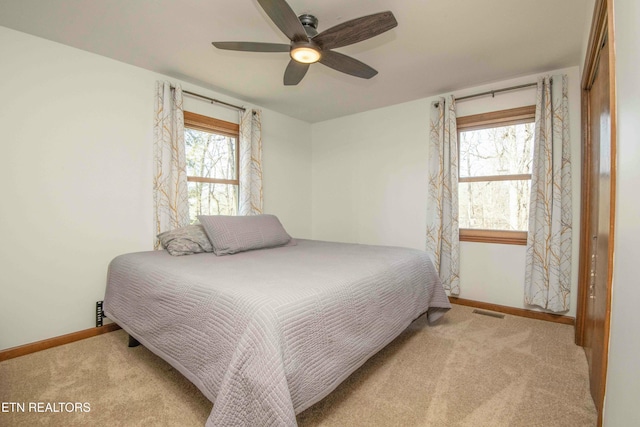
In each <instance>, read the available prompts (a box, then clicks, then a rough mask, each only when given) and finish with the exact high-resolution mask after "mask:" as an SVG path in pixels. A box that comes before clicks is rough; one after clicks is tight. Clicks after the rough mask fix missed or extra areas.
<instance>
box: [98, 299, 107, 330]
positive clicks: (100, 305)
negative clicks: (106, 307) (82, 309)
mask: <svg viewBox="0 0 640 427" xmlns="http://www.w3.org/2000/svg"><path fill="white" fill-rule="evenodd" d="M103 302H104V301H97V302H96V328H99V327H100V326H102V320H103V319H104V317H105V316H104V311H103V309H102V303H103Z"/></svg>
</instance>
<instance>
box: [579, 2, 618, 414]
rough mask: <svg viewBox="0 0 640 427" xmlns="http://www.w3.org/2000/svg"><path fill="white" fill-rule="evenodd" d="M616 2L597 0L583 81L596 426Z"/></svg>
mask: <svg viewBox="0 0 640 427" xmlns="http://www.w3.org/2000/svg"><path fill="white" fill-rule="evenodd" d="M611 13H612V4H611V2H610V0H597V1H596V8H595V13H594V20H593V27H592V29H591V36H590V42H589V48H588V53H587V59H586V62H585V67H584V76H583V81H582V88H583V108H582V121H583V136H584V138H583V142H584V146H583V160H584V163H583V170H582V172H583V173H582V180H583V184H582V185H583V191H582V215H581V222H582V224H581V239H580V245H581V247H580V281H579V298H578V310H577V313H576V343H577V344H579V345H582V346H583V347H584V349H585V353H586V356H587V361H588V363H589V381H590V388H591V395H592V397H593V401H594V403H595V406H596V409H597V410H598V426H601V425H602V410H603V403H604V395H605V386H606V378H607V356H608V349H609V324H610V311H611V283H612V277H611V275H612V267H613V238H614V232H613V231H614V222H613V221H614V218H615V215H614V212H615V78H614V77H615V70H614V68H615V60H614V50H613V46H614V44H613V36H614V35H613V32H612V31H610V30H611V28H612V27H611V25H612V24H611V22H610V19H611V16H612V15H611Z"/></svg>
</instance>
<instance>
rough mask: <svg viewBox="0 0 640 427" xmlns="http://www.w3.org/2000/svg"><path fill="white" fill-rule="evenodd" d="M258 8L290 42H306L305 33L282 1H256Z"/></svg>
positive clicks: (293, 14) (296, 18)
mask: <svg viewBox="0 0 640 427" xmlns="http://www.w3.org/2000/svg"><path fill="white" fill-rule="evenodd" d="M258 3H260V6H262V8H263V9H264V11H265V12H266V13H267V15H269V18H271V20H272V21H273V23H274V24H276V26H277V27H278V28H280V31H282V32H283V33H284V34H285V35H286V36H287V37H289V40H291V41H308V40H309V37H307V33H306V32H305V31H304V27H303V26H302V24H301V23H300V20H299V19H298V17H297V16H296V14H295V12H294V11H293V10H292V9H291V7H290V6H289V4H287V2H286V1H284V0H258Z"/></svg>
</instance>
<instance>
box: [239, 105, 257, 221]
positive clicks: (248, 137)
mask: <svg viewBox="0 0 640 427" xmlns="http://www.w3.org/2000/svg"><path fill="white" fill-rule="evenodd" d="M239 142H240V191H239V193H240V194H239V199H240V200H239V206H238V215H258V214H261V213H262V114H261V112H260V110H250V109H247V110H246V111H240V141H239Z"/></svg>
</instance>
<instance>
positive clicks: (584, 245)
mask: <svg viewBox="0 0 640 427" xmlns="http://www.w3.org/2000/svg"><path fill="white" fill-rule="evenodd" d="M613 2H614V0H596V2H595V8H594V13H593V20H592V22H591V32H590V35H589V44H588V45H587V46H588V47H587V54H586V57H585V63H584V68H583V74H582V82H581V88H582V97H581V109H582V114H581V115H582V117H581V128H582V181H581V206H580V208H581V209H580V210H581V214H580V255H579V275H578V306H577V310H576V325H575V342H576V344H577V345H580V346H584V344H585V332H586V329H585V324H586V319H587V313H586V308H587V300H588V298H589V281H590V276H591V259H590V258H591V257H590V246H591V236H590V234H591V232H590V227H591V221H592V220H593V219H592V218H591V209H590V206H591V203H592V202H593V201H592V200H591V187H592V186H593V185H594V183H593V182H592V180H591V164H592V162H591V161H592V156H591V148H592V146H591V135H590V108H589V90H590V89H591V85H592V83H593V80H594V77H595V72H596V70H597V66H598V59H599V55H598V53H599V51H600V47H601V46H602V45H603V43H607V44H608V48H609V109H610V119H611V187H610V190H611V199H610V205H609V209H610V220H609V221H610V223H609V251H608V256H607V258H608V259H607V262H608V264H609V269H608V270H609V271H608V275H607V282H606V283H607V295H606V305H607V306H606V316H605V320H604V325H603V328H604V348H602V349H598V351H601V352H602V369H603V372H602V373H601V374H602V377H601V380H602V381H601V383H602V390H601V391H602V392H601V393H600V395H601V396H602V400H604V395H605V388H606V376H607V372H606V371H607V364H608V354H609V327H610V318H611V289H612V286H611V284H612V277H613V247H614V224H615V201H616V192H615V190H616V174H617V172H616V85H615V43H614V23H613ZM594 403H595V405H596V409H598V426H601V425H602V415H603V414H602V408H603V403H604V402H603V401H601V402H594Z"/></svg>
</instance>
